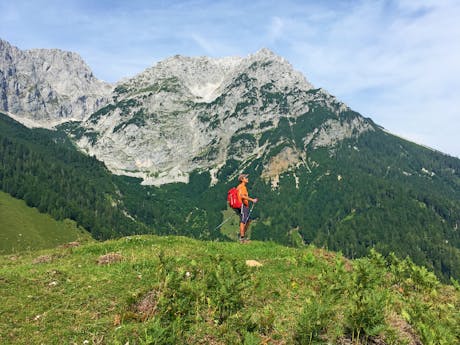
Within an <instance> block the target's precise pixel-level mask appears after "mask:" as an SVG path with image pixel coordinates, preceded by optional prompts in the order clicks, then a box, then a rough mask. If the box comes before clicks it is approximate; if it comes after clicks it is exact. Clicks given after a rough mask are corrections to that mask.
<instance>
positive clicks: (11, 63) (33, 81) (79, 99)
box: [0, 40, 113, 127]
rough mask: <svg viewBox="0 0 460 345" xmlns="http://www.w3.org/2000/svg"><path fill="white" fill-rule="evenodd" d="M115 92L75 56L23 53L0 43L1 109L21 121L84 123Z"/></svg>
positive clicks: (35, 51)
mask: <svg viewBox="0 0 460 345" xmlns="http://www.w3.org/2000/svg"><path fill="white" fill-rule="evenodd" d="M112 89H113V87H112V86H111V85H110V84H108V83H104V82H102V81H100V80H98V79H96V78H95V77H94V75H93V74H92V72H91V70H90V69H89V67H88V66H87V65H86V64H85V62H84V61H83V60H82V59H81V57H80V56H79V55H77V54H75V53H70V52H64V51H61V50H57V49H33V50H26V51H23V50H20V49H18V48H16V47H14V46H12V45H10V44H9V43H8V42H6V41H3V40H0V110H2V111H5V112H8V113H9V114H13V115H14V116H15V118H16V119H18V120H23V122H27V123H28V124H36V125H37V126H44V127H50V126H52V125H53V124H56V123H59V122H63V121H68V120H70V119H74V120H82V119H84V118H86V117H88V116H89V115H91V114H92V113H93V112H94V111H96V110H97V109H99V108H100V107H102V106H103V105H105V104H106V103H107V102H108V99H109V98H108V97H109V96H110V94H111V92H112Z"/></svg>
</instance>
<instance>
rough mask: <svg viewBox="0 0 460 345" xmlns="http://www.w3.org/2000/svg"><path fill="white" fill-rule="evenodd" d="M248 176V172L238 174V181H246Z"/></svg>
mask: <svg viewBox="0 0 460 345" xmlns="http://www.w3.org/2000/svg"><path fill="white" fill-rule="evenodd" d="M248 177H249V175H248V174H240V176H238V181H239V182H248Z"/></svg>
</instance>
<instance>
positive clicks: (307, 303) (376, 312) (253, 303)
mask: <svg viewBox="0 0 460 345" xmlns="http://www.w3.org/2000/svg"><path fill="white" fill-rule="evenodd" d="M0 289H1V291H2V294H1V296H0V339H1V343H2V344H15V345H16V344H130V345H134V344H164V345H166V344H222V345H223V344H277V345H278V344H356V345H357V344H380V345H384V344H393V345H399V344H407V345H409V344H458V343H459V341H460V338H459V335H460V314H459V313H458V310H459V308H460V291H459V289H460V286H459V284H458V282H457V281H454V280H453V281H452V284H451V285H444V284H442V283H441V282H440V281H439V280H438V279H437V278H436V276H435V275H434V274H433V273H431V272H429V271H427V270H426V269H425V268H423V267H419V266H417V265H415V264H413V263H412V261H411V260H409V259H405V260H401V259H398V258H396V257H395V256H394V255H390V256H388V257H383V256H381V255H380V254H378V253H376V252H374V251H371V252H370V254H369V255H368V256H367V257H364V258H361V259H357V260H347V259H346V258H344V257H343V256H342V255H341V254H338V253H333V252H328V251H326V250H324V249H321V248H316V247H314V246H308V247H303V248H289V247H285V246H281V245H278V244H274V243H272V242H259V241H252V242H250V243H248V244H239V243H236V242H218V241H215V242H212V241H198V240H193V239H190V238H184V237H175V236H165V237H158V236H153V235H144V236H131V237H125V238H121V239H118V240H110V241H106V242H92V243H87V244H83V245H80V246H76V247H65V246H61V247H58V248H55V249H48V250H41V251H36V252H22V253H20V254H15V255H3V256H0Z"/></svg>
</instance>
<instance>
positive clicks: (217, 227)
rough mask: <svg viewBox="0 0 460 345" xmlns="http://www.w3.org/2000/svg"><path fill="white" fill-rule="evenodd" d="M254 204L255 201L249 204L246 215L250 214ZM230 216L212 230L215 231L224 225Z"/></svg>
mask: <svg viewBox="0 0 460 345" xmlns="http://www.w3.org/2000/svg"><path fill="white" fill-rule="evenodd" d="M254 206H255V203H254V202H253V203H252V206H251V209H250V210H249V213H248V216H249V215H250V214H251V212H252V209H253V208H254ZM231 218H232V216H230V217H228V218H227V219H225V220H224V221H223V222H222V223H220V224H219V225H217V226H216V227H215V228H214V230H213V231H216V230H217V229H219V228H220V227H221V226H222V225H224V224H225V223H227V222H228V221H229V220H230V219H231Z"/></svg>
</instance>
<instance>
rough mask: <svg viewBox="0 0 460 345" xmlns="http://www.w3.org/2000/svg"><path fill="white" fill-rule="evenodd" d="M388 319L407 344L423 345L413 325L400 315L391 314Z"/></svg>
mask: <svg viewBox="0 0 460 345" xmlns="http://www.w3.org/2000/svg"><path fill="white" fill-rule="evenodd" d="M387 321H388V323H389V325H390V326H391V327H392V328H393V329H395V330H396V332H397V333H398V335H399V336H400V338H401V340H403V341H405V343H407V345H423V344H422V341H421V340H420V338H419V337H418V335H417V334H416V333H415V331H414V329H413V328H412V326H411V325H410V324H409V323H407V321H406V320H404V319H403V318H402V317H401V316H400V315H396V314H393V315H390V317H389V318H388V320H387Z"/></svg>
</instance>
